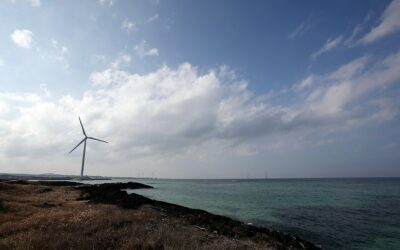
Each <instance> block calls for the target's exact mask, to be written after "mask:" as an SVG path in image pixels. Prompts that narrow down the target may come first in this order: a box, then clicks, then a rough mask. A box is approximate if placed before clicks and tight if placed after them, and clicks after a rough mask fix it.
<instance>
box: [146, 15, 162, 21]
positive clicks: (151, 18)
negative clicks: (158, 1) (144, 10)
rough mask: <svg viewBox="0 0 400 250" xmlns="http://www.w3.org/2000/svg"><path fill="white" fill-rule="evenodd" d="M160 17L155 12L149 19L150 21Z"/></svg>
mask: <svg viewBox="0 0 400 250" xmlns="http://www.w3.org/2000/svg"><path fill="white" fill-rule="evenodd" d="M159 18H160V17H159V16H158V14H155V15H154V16H151V17H149V18H148V19H147V21H148V22H153V21H155V20H157V19H159Z"/></svg>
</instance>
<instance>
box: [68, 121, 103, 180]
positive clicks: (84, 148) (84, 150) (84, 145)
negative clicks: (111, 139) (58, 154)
mask: <svg viewBox="0 0 400 250" xmlns="http://www.w3.org/2000/svg"><path fill="white" fill-rule="evenodd" d="M78 118H79V123H80V124H81V128H82V133H83V135H84V136H85V138H83V140H82V141H81V142H80V143H78V145H76V146H75V147H74V148H73V149H72V150H71V151H69V153H72V151H74V150H75V149H76V148H77V147H79V145H81V144H82V143H84V144H83V156H82V167H81V179H83V169H84V167H85V156H86V141H87V140H88V139H90V140H95V141H100V142H104V143H108V142H106V141H103V140H100V139H97V138H94V137H90V136H87V134H86V131H85V129H84V128H83V124H82V121H81V118H80V117H78Z"/></svg>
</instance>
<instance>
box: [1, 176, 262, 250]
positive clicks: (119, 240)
mask: <svg viewBox="0 0 400 250" xmlns="http://www.w3.org/2000/svg"><path fill="white" fill-rule="evenodd" d="M78 196H79V192H78V191H77V190H75V189H74V188H71V187H51V188H49V187H47V186H40V185H21V184H7V183H4V182H3V183H1V182H0V201H1V203H0V249H270V248H268V247H267V246H265V245H264V244H265V242H264V243H263V242H262V241H255V240H250V239H241V240H236V239H231V238H227V237H224V236H220V235H217V234H213V233H210V232H206V231H204V230H201V229H200V228H197V227H195V226H193V225H189V224H186V223H184V222H182V221H181V220H179V219H177V218H173V217H167V216H166V215H164V214H163V213H161V212H159V211H157V210H155V209H154V208H153V207H151V206H143V207H141V208H138V209H121V208H119V207H117V206H114V205H104V204H91V203H87V202H85V201H76V198H78Z"/></svg>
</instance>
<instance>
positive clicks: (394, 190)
mask: <svg viewBox="0 0 400 250" xmlns="http://www.w3.org/2000/svg"><path fill="white" fill-rule="evenodd" d="M138 182H142V183H146V184H149V185H152V186H154V187H155V189H142V190H134V192H135V193H138V194H141V195H144V196H147V197H150V198H153V199H156V200H162V201H167V202H171V203H176V204H180V205H183V206H187V207H191V208H199V209H204V210H207V211H209V212H211V213H216V214H220V215H225V216H229V217H232V218H235V219H239V220H241V221H244V222H248V223H253V224H256V225H262V226H267V227H272V228H275V229H278V230H282V231H284V232H288V233H292V234H295V235H298V236H301V237H302V238H304V239H307V240H310V241H311V242H314V243H315V244H317V245H320V246H322V247H323V248H324V249H400V178H360V179H268V180H159V179H157V180H154V179H153V180H151V179H147V180H146V179H141V180H138Z"/></svg>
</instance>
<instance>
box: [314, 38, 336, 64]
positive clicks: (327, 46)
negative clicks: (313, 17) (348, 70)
mask: <svg viewBox="0 0 400 250" xmlns="http://www.w3.org/2000/svg"><path fill="white" fill-rule="evenodd" d="M342 40H343V36H342V35H341V36H338V37H336V38H329V39H328V40H327V41H326V42H325V44H324V46H322V48H320V49H319V50H318V51H316V52H314V53H313V54H311V59H316V58H317V57H319V56H320V55H322V54H323V53H326V52H328V51H330V50H332V49H334V48H336V47H337V46H339V45H340V44H341V42H342Z"/></svg>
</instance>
